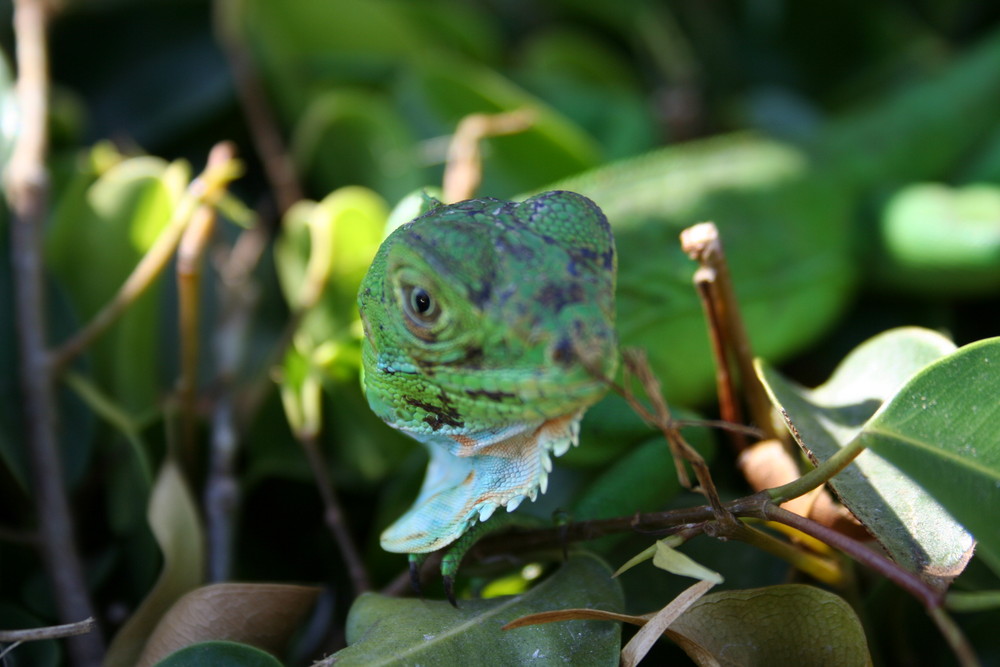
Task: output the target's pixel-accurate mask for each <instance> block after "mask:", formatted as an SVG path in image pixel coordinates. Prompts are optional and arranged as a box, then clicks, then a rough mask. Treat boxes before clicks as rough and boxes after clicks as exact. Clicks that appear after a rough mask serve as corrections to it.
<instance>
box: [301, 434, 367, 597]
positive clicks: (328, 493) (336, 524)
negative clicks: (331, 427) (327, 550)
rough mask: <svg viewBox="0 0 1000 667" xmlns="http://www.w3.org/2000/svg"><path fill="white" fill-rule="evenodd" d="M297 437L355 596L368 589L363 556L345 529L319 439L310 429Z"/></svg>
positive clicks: (349, 532)
mask: <svg viewBox="0 0 1000 667" xmlns="http://www.w3.org/2000/svg"><path fill="white" fill-rule="evenodd" d="M299 441H300V442H301V443H302V448H303V449H304V450H305V453H306V458H307V459H308V460H309V467H310V468H312V471H313V477H314V478H315V480H316V486H317V488H319V495H320V498H321V499H322V501H323V519H324V521H326V525H327V527H328V528H329V529H330V532H331V533H332V534H333V539H334V541H335V542H336V543H337V547H338V548H339V549H340V555H341V556H343V558H344V562H345V563H346V564H347V571H348V573H349V574H350V577H351V584H352V585H353V586H354V596H355V597H357V596H358V595H361V594H362V593H364V592H365V591H368V590H371V584H370V583H369V580H368V571H367V569H366V568H365V562H364V559H362V558H361V553H360V552H359V551H358V547H357V545H355V544H354V538H353V537H351V531H350V530H348V528H347V524H346V523H345V521H344V512H343V510H342V509H341V507H340V500H338V499H337V492H336V491H335V490H334V487H333V480H332V479H331V478H330V473H329V472H328V471H327V468H326V462H325V461H324V460H323V454H322V452H321V451H320V448H319V439H318V438H317V437H316V435H314V434H312V433H308V434H300V435H299Z"/></svg>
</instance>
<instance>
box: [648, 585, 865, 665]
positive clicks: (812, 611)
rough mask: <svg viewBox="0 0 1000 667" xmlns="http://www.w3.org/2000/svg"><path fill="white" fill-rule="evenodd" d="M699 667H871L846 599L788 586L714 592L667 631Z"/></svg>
mask: <svg viewBox="0 0 1000 667" xmlns="http://www.w3.org/2000/svg"><path fill="white" fill-rule="evenodd" d="M667 635H668V636H669V637H670V638H671V639H673V640H674V641H676V642H677V643H678V644H679V645H680V646H681V648H683V649H684V650H685V651H686V652H687V653H688V655H689V656H690V657H691V658H692V659H693V660H694V661H695V662H696V663H697V664H698V665H743V666H749V665H843V666H844V667H847V666H848V665H850V666H852V667H854V666H858V667H860V666H861V665H870V664H871V658H870V657H869V655H868V643H867V641H866V640H865V632H864V629H863V628H862V627H861V622H860V621H859V620H858V617H857V615H856V614H855V613H854V610H853V609H851V606H850V605H849V604H847V602H845V601H844V600H843V598H841V597H839V596H837V595H835V594H833V593H830V592H828V591H824V590H821V589H819V588H816V587H815V586H803V585H799V584H790V585H785V586H770V587H768V588H758V589H752V590H739V591H724V592H721V593H711V594H709V595H706V596H705V597H703V598H701V599H700V600H698V601H697V602H696V603H694V605H692V606H691V608H690V609H688V610H687V611H686V612H685V613H684V614H682V615H681V617H680V618H678V619H677V620H676V621H675V622H674V623H673V624H672V625H671V626H670V627H669V628H668V630H667Z"/></svg>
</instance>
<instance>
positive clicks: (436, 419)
mask: <svg viewBox="0 0 1000 667" xmlns="http://www.w3.org/2000/svg"><path fill="white" fill-rule="evenodd" d="M438 398H439V399H440V400H441V405H434V404H432V403H427V402H426V401H421V400H420V399H417V398H407V399H406V402H407V403H409V404H410V405H412V406H413V407H415V408H420V409H421V410H423V411H424V412H426V413H427V415H426V416H425V417H424V422H425V423H426V424H427V425H428V426H430V427H431V428H432V429H433V430H435V431H437V430H438V429H440V428H441V427H442V426H454V427H456V428H461V427H462V426H464V425H465V422H463V421H462V416H461V415H460V414H458V410H456V409H455V406H453V405H452V404H451V403H449V402H448V399H447V397H446V396H445V395H444V393H442V394H441V395H440V396H438Z"/></svg>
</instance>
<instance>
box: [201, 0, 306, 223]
mask: <svg viewBox="0 0 1000 667" xmlns="http://www.w3.org/2000/svg"><path fill="white" fill-rule="evenodd" d="M244 5H245V3H244V2H243V1H242V0H215V3H214V23H215V33H216V35H217V37H218V39H219V43H220V44H221V45H222V49H223V51H224V52H225V54H226V59H227V60H228V61H229V69H230V71H231V72H232V75H233V81H234V82H235V83H236V93H237V95H239V99H240V106H241V108H242V109H243V113H244V115H245V116H246V121H247V127H248V128H249V130H250V137H251V139H252V140H253V144H254V149H255V150H256V152H257V156H258V157H259V158H260V162H261V164H262V165H263V166H264V173H265V174H266V175H267V180H268V181H269V182H270V184H271V190H272V192H274V198H275V200H276V202H277V204H278V213H279V214H281V213H284V212H285V211H287V210H288V209H289V208H291V206H292V204H294V203H295V202H297V201H299V200H300V199H302V197H303V189H302V185H301V184H300V183H299V178H298V174H297V173H296V169H295V163H294V162H293V161H292V157H291V155H290V154H289V152H288V147H287V146H286V144H285V139H284V137H282V136H281V132H280V131H279V130H278V127H279V126H278V122H277V118H276V117H275V114H274V110H273V109H272V108H271V104H270V102H269V101H268V99H267V93H266V91H265V90H264V87H263V86H262V85H261V82H260V79H259V78H258V77H257V73H256V69H255V67H254V64H253V58H252V57H251V56H250V52H249V50H248V49H247V46H246V43H245V40H244V38H243V35H242V32H241V30H240V25H239V23H240V21H241V19H242V17H243V14H244V10H243V9H244Z"/></svg>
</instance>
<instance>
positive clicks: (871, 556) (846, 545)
mask: <svg viewBox="0 0 1000 667" xmlns="http://www.w3.org/2000/svg"><path fill="white" fill-rule="evenodd" d="M763 510H764V517H763V518H765V519H768V520H769V521H778V522H780V523H783V524H785V525H788V526H791V527H792V528H796V529H798V530H801V531H802V532H803V533H805V534H806V535H811V536H813V537H815V538H816V539H818V540H820V541H822V542H825V543H826V544H829V545H830V546H831V547H833V548H835V549H839V550H840V551H843V552H844V553H845V554H847V555H848V556H850V557H851V558H853V559H854V560H856V561H857V562H859V563H861V564H862V565H864V566H865V567H867V568H869V569H871V570H874V571H875V572H877V573H879V574H881V575H882V576H883V577H885V578H886V579H888V580H889V581H891V582H893V583H895V584H896V585H897V586H899V587H900V588H902V589H904V590H905V591H907V592H908V593H910V594H911V595H913V596H914V597H915V598H917V599H918V600H920V602H921V603H922V604H923V605H924V607H926V608H927V609H928V610H930V609H934V608H935V607H940V606H941V604H942V602H943V595H942V593H941V592H940V591H938V590H937V589H935V588H934V587H933V586H931V585H930V584H928V583H927V582H925V581H924V580H923V579H921V578H920V577H918V576H917V575H916V574H914V573H912V572H910V571H908V570H904V569H903V568H901V567H900V566H899V565H897V564H896V563H893V562H892V561H891V560H889V559H888V558H886V557H885V556H883V555H881V554H879V553H876V552H875V551H872V550H871V549H869V548H868V547H867V546H865V545H864V544H862V543H861V542H858V541H857V540H853V539H851V538H850V537H847V536H846V535H844V534H843V533H840V532H838V531H836V530H834V529H832V528H827V527H826V526H824V525H822V524H820V523H817V522H815V521H813V520H812V519H807V518H805V517H802V516H799V515H798V514H796V513H795V512H789V511H788V510H786V509H784V508H782V507H778V506H777V505H775V504H773V503H767V504H765V505H764V508H763Z"/></svg>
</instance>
